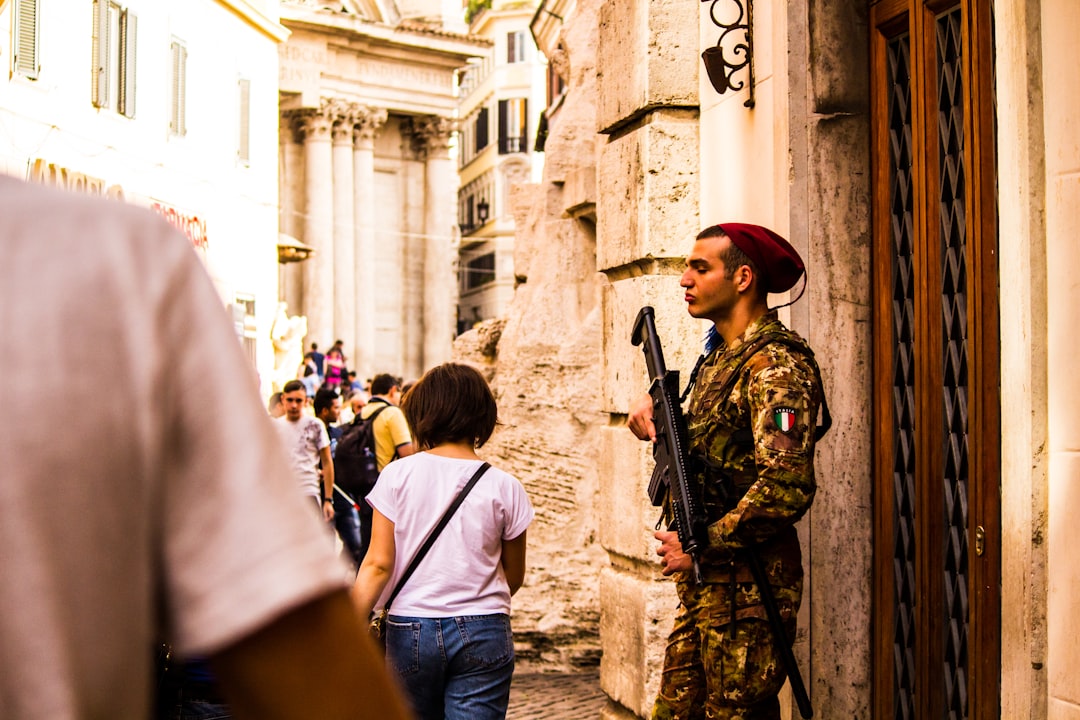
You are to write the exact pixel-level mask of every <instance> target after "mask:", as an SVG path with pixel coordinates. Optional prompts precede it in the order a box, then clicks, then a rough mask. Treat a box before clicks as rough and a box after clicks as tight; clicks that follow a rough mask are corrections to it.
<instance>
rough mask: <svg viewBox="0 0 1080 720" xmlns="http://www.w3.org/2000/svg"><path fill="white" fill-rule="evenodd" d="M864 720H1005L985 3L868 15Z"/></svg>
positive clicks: (915, 0) (876, 10)
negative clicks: (870, 351)
mask: <svg viewBox="0 0 1080 720" xmlns="http://www.w3.org/2000/svg"><path fill="white" fill-rule="evenodd" d="M870 20H871V22H870V29H871V39H870V45H871V58H872V60H871V62H872V70H871V77H872V81H871V97H872V109H871V117H872V127H873V133H872V142H873V148H872V153H871V155H872V162H873V182H872V185H873V228H874V232H873V271H874V275H873V283H874V301H873V302H874V307H873V318H874V401H873V422H874V433H873V437H874V468H875V469H874V473H875V478H874V493H875V494H874V516H875V525H874V627H873V632H874V641H873V642H874V656H873V657H874V701H873V702H874V714H873V717H874V718H875V719H876V720H888V719H896V720H937V719H939V718H940V719H945V720H960V719H961V718H977V719H980V720H982V719H987V718H997V717H998V714H999V706H1000V699H999V694H1000V666H1001V663H1000V641H999V634H1000V597H1001V583H1000V566H1001V562H1000V548H1001V543H1000V539H999V531H1000V502H1001V493H1000V489H999V477H1000V449H999V448H1000V429H999V426H1000V423H999V392H998V389H999V373H998V365H999V362H998V331H997V327H998V309H997V308H998V306H997V298H998V293H997V284H998V273H997V228H996V205H995V193H996V187H995V184H996V179H995V166H994V155H993V150H994V127H993V35H992V22H993V19H992V17H991V1H990V0H963V1H961V2H957V1H956V0H942V1H938V2H928V1H926V0H877V1H876V2H872V3H871V6H870Z"/></svg>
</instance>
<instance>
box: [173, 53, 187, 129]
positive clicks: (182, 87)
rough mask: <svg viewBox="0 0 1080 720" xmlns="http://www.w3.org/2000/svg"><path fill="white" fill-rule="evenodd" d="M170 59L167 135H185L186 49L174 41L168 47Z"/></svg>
mask: <svg viewBox="0 0 1080 720" xmlns="http://www.w3.org/2000/svg"><path fill="white" fill-rule="evenodd" d="M169 54H170V56H171V58H172V63H171V65H172V68H171V73H172V93H171V95H170V102H169V134H170V135H178V136H183V135H187V119H186V110H187V48H186V47H184V45H183V43H181V42H180V41H179V40H176V39H174V40H173V41H172V44H171V45H170V46H169Z"/></svg>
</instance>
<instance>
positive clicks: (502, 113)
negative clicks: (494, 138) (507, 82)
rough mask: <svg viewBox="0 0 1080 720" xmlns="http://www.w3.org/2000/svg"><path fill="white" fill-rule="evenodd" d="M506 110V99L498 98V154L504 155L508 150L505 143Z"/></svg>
mask: <svg viewBox="0 0 1080 720" xmlns="http://www.w3.org/2000/svg"><path fill="white" fill-rule="evenodd" d="M508 110H509V104H508V103H507V101H506V100H500V101H499V154H500V155H505V154H506V153H507V152H508V150H507V146H508V144H507V140H506V125H507V122H506V120H507V117H506V113H507V111H508Z"/></svg>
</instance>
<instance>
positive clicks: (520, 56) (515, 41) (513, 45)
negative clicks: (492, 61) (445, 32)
mask: <svg viewBox="0 0 1080 720" xmlns="http://www.w3.org/2000/svg"><path fill="white" fill-rule="evenodd" d="M525 47H526V45H525V31H524V30H517V31H515V32H512V33H507V34H506V62H507V63H519V62H525Z"/></svg>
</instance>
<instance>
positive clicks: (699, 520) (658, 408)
mask: <svg viewBox="0 0 1080 720" xmlns="http://www.w3.org/2000/svg"><path fill="white" fill-rule="evenodd" d="M630 341H631V342H633V343H634V344H635V345H641V346H642V347H641V349H642V351H643V352H644V353H645V365H646V366H647V367H648V369H649V378H650V379H651V380H652V384H651V385H650V386H649V395H650V397H652V403H653V423H654V424H655V425H656V442H655V443H653V460H655V461H656V467H655V468H654V469H653V474H652V478H651V479H650V480H649V499H650V500H651V501H652V504H653V505H656V506H661V505H663V504H664V500H665V499H668V500H669V506H670V508H671V518H672V519H671V522H670V523H669V524H668V529H669V530H674V531H675V532H676V533H677V534H678V536H679V542H680V543H681V544H682V549H683V552H685V553H686V554H687V555H689V556H690V559H691V560H692V561H693V563H694V580H695V582H697V583H700V582H701V568H700V567H699V566H698V555H699V554H700V553H701V551H702V550H703V549H704V548H705V546H706V545H708V543H709V526H708V522H707V519H706V517H705V512H704V510H703V509H702V507H701V501H700V494H699V493H698V492H696V490H697V488H695V487H692V483H694V482H695V480H694V479H693V473H692V472H691V461H690V454H689V451H690V440H689V435H688V432H687V430H686V419H685V418H684V417H683V412H682V405H681V404H680V403H679V371H678V370H671V371H669V370H668V369H667V366H666V365H665V364H664V351H663V348H661V347H660V338H658V337H657V336H656V322H655V321H654V319H653V309H652V308H651V307H650V306H648V305H646V306H645V307H643V308H641V311H640V312H638V316H637V319H636V320H635V321H634V331H633V333H632V335H631V337H630ZM661 519H663V518H661Z"/></svg>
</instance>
